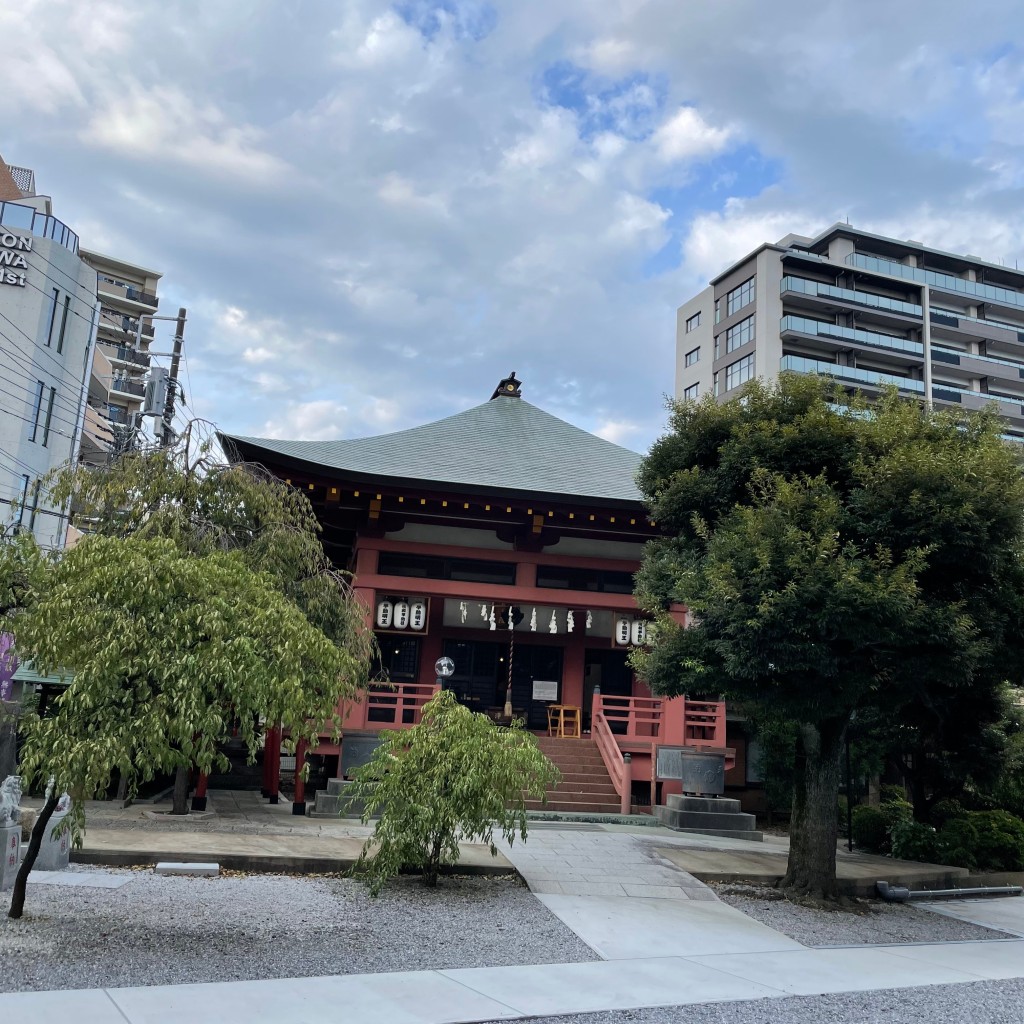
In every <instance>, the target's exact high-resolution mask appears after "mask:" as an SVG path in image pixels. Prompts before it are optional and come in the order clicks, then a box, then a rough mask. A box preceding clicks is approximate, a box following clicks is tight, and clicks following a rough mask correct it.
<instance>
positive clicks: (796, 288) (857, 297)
mask: <svg viewBox="0 0 1024 1024" xmlns="http://www.w3.org/2000/svg"><path fill="white" fill-rule="evenodd" d="M781 291H782V292H783V293H785V292H798V293H799V294H801V295H812V296H814V297H816V298H820V299H840V300H842V301H843V302H853V303H856V304H857V305H859V306H870V307H871V308H872V309H881V310H885V311H886V312H888V313H901V314H904V315H906V316H915V317H920V316H921V314H922V309H921V307H920V306H919V305H918V304H917V303H915V302H903V301H901V300H900V299H890V298H889V297H888V296H887V295H872V294H871V293H870V292H859V291H855V290H854V289H852V288H838V287H836V286H835V285H831V284H825V283H824V282H822V281H808V280H807V279H806V278H803V277H792V276H790V275H787V276H786V277H784V278H783V279H782V287H781Z"/></svg>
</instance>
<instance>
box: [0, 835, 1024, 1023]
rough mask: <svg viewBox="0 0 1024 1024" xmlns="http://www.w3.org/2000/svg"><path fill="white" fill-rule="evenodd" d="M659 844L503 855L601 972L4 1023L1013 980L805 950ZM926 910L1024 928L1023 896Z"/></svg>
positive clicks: (499, 1014)
mask: <svg viewBox="0 0 1024 1024" xmlns="http://www.w3.org/2000/svg"><path fill="white" fill-rule="evenodd" d="M643 831H644V832H645V833H646V832H647V831H648V830H643ZM236 838H237V837H236ZM680 841H681V842H686V840H680ZM664 842H665V837H663V836H657V835H653V836H648V835H642V836H639V835H636V834H635V833H631V832H630V831H628V830H620V831H615V830H614V829H612V830H609V829H608V827H607V826H606V827H604V828H602V829H600V830H596V831H594V832H590V831H587V830H573V831H560V830H558V831H556V830H547V829H537V830H534V831H532V832H531V833H530V839H529V842H528V844H526V845H522V844H518V843H517V844H514V845H513V846H512V847H510V848H509V849H508V850H507V851H506V852H507V855H508V857H509V858H510V859H511V860H512V861H513V862H514V863H515V864H516V866H517V867H518V868H519V870H520V871H521V872H522V873H523V874H524V876H525V877H526V878H527V880H528V881H529V883H530V885H531V887H536V890H540V891H538V898H539V899H541V900H542V901H543V902H544V903H545V904H546V905H547V906H548V907H549V908H550V909H551V910H552V911H553V912H554V913H555V914H557V916H558V917H560V918H561V919H562V920H563V921H564V922H565V923H566V924H567V925H568V926H569V927H570V928H572V929H573V930H574V931H576V933H577V934H579V935H580V936H581V937H582V938H583V939H584V940H585V941H586V942H588V943H589V944H590V945H591V946H592V947H593V948H594V949H595V950H596V951H597V952H598V953H599V954H600V955H601V956H602V957H603V958H604V959H603V960H601V961H596V962H590V963H575V964H547V965H542V966H532V967H531V966H526V967H494V968H476V969H463V970H450V971H411V972H402V973H393V974H364V975H347V976H340V977H325V978H281V979H274V980H267V981H244V982H229V983H220V984H201V985H175V986H154V987H148V988H124V989H110V990H87V991H63V992H24V993H11V994H7V995H0V1020H7V1019H11V1020H41V1019H47V1018H51V1017H52V1018H57V1017H63V1018H68V1019H74V1020H75V1022H76V1024H206V1022H209V1024H215V1022H216V1024H254V1022H260V1021H268V1022H269V1021H273V1020H276V1019H278V1018H280V1019H287V1020H289V1021H292V1022H295V1024H314V1022H316V1024H319V1022H320V1021H322V1020H334V1019H338V1014H339V1013H342V1014H343V1016H344V1019H345V1021H346V1022H351V1024H448V1022H451V1024H456V1022H470V1021H495V1020H515V1019H522V1018H527V1017H544V1016H553V1015H558V1014H570V1013H585V1012H591V1011H599V1010H622V1009H635V1008H644V1007H656V1006H676V1005H693V1004H697V1003H706V1002H721V1001H728V1000H744V999H761V998H763V999H771V998H777V997H782V996H787V995H794V994H800V995H816V994H823V993H830V992H851V991H868V990H873V989H883V988H913V987H916V986H922V985H936V984H949V983H952V982H966V981H982V980H993V979H1002V978H1018V977H1024V939H1017V938H1008V939H1006V940H991V941H985V942H955V943H927V944H907V945H885V946H856V947H845V948H828V949H808V948H806V947H804V946H802V945H801V944H800V943H798V942H795V941H794V940H792V939H790V938H788V937H787V936H785V935H782V934H780V933H779V932H776V931H774V930H773V929H771V928H768V927H766V926H764V925H761V924H759V923H758V922H756V921H753V920H752V919H750V918H748V917H746V915H744V914H742V913H741V912H740V911H738V910H735V909H733V908H731V907H728V906H726V905H725V904H724V903H721V902H720V901H719V900H717V899H716V898H715V896H714V894H713V893H712V892H711V891H710V890H708V889H707V887H706V886H704V885H703V884H702V883H701V882H699V881H697V880H696V879H695V878H693V876H691V875H689V874H687V873H686V872H684V871H682V870H681V869H680V868H679V867H678V866H676V865H675V864H673V863H672V861H671V860H669V859H667V858H666V857H665V856H664V852H663V851H664V846H663V845H662V844H663V843H664ZM556 887H557V891H556ZM570 890H572V891H570ZM935 909H938V910H941V911H942V912H944V913H953V914H954V915H955V916H959V917H962V918H963V919H965V920H975V921H976V922H977V923H982V924H988V925H990V926H992V925H994V926H996V927H1007V926H1008V925H1013V928H1012V929H1011V930H1013V931H1019V932H1024V899H1015V900H1000V901H998V902H991V903H981V902H980V901H967V900H964V901H958V903H957V904H942V905H941V906H940V907H936V908H935ZM997 917H998V919H999V923H996V920H995V918H997ZM767 1016H770V1010H768V1009H767V1008H766V1017H767Z"/></svg>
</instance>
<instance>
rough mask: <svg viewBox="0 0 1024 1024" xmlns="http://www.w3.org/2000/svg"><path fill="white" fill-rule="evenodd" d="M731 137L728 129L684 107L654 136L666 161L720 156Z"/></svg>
mask: <svg viewBox="0 0 1024 1024" xmlns="http://www.w3.org/2000/svg"><path fill="white" fill-rule="evenodd" d="M731 137H732V132H731V131H730V130H729V129H728V128H715V127H714V126H713V125H710V124H708V122H707V121H705V120H704V118H703V117H701V115H700V112H699V111H697V110H695V109H694V108H693V107H680V108H679V109H678V110H677V111H676V112H675V113H674V114H673V115H672V116H671V117H669V118H668V119H667V120H666V121H665V122H664V123H663V124H661V125H660V126H659V128H658V129H657V131H656V132H655V133H654V144H655V146H656V147H657V150H658V155H659V156H660V157H661V159H662V160H665V161H669V162H671V161H676V160H696V159H699V158H701V157H708V156H713V155H714V154H716V153H720V152H721V151H722V150H723V149H725V147H726V145H728V143H729V141H730V139H731Z"/></svg>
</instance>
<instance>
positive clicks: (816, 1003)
mask: <svg viewBox="0 0 1024 1024" xmlns="http://www.w3.org/2000/svg"><path fill="white" fill-rule="evenodd" d="M1022 1007H1024V980H1021V979H1014V980H1012V981H978V982H963V983H961V984H959V985H927V986H923V987H921V988H901V989H880V990H879V991H877V992H844V993H840V994H838V995H827V996H789V997H788V998H785V999H751V1000H743V1001H742V1002H735V1003H703V1004H699V1005H696V1006H660V1007H658V1008H656V1009H651V1010H612V1011H609V1012H606V1013H581V1014H574V1015H572V1016H568V1017H544V1018H543V1021H544V1024H765V1022H766V1021H770V1022H771V1024H821V1022H822V1021H842V1022H843V1024H876V1022H877V1024H883V1022H884V1024H919V1022H920V1024H952V1022H956V1024H959V1022H963V1021H970V1024H1020V1021H1021V1019H1022V1018H1024V1010H1022ZM491 1024H498V1022H491Z"/></svg>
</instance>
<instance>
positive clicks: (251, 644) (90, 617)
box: [10, 537, 366, 917]
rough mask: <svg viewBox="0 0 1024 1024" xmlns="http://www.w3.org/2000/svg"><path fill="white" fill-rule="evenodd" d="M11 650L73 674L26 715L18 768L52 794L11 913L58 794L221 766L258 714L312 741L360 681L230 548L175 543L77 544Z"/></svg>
mask: <svg viewBox="0 0 1024 1024" xmlns="http://www.w3.org/2000/svg"><path fill="white" fill-rule="evenodd" d="M18 649H19V651H20V652H21V654H22V656H25V657H29V658H31V659H32V660H33V662H34V663H35V665H36V666H37V667H38V668H39V669H40V670H41V671H43V672H52V671H55V670H57V669H61V668H64V667H72V668H73V669H74V679H73V680H72V682H71V684H70V685H69V686H68V688H67V689H66V690H65V691H64V693H63V694H62V695H61V696H60V697H59V698H58V699H57V700H56V702H55V706H54V708H53V711H52V713H51V714H48V715H47V716H46V717H43V718H40V717H38V716H33V715H28V716H27V718H26V723H25V729H24V744H23V748H22V756H21V772H22V775H23V776H24V778H25V781H26V783H27V784H28V785H30V786H32V785H34V786H38V787H40V788H41V787H43V786H46V785H47V784H48V782H49V780H51V779H52V780H53V786H52V788H51V789H50V790H49V792H48V797H47V800H46V803H45V805H44V807H43V810H42V812H41V813H40V815H39V818H38V820H37V822H36V825H35V828H34V830H33V833H32V839H31V842H30V845H29V849H28V854H27V856H26V858H25V862H24V864H23V866H22V869H21V871H20V872H19V875H18V879H17V883H16V886H15V890H14V897H13V900H12V904H11V910H10V916H11V917H19V916H20V915H21V912H22V908H23V906H24V899H25V883H26V880H27V878H28V873H29V871H30V870H31V868H32V863H33V862H34V860H35V855H36V853H37V852H38V850H39V845H40V843H41V841H42V838H43V836H44V834H45V830H46V828H47V826H48V823H49V820H50V818H51V816H52V814H53V811H54V809H55V807H56V803H57V798H58V797H59V795H60V794H62V793H64V792H68V793H70V794H71V795H72V796H73V798H74V811H73V824H74V826H75V827H76V828H79V827H80V825H81V802H82V801H83V800H85V799H89V798H91V797H93V796H95V795H97V794H101V793H104V792H106V789H107V787H108V786H109V784H110V780H111V776H112V773H113V772H114V770H115V769H116V770H117V771H118V772H119V773H120V775H121V777H122V778H124V779H126V780H127V781H128V785H129V789H130V791H131V790H133V789H134V787H135V786H136V785H137V784H138V783H139V782H140V781H144V780H147V779H150V778H152V777H153V776H154V775H155V774H158V773H163V772H168V771H173V770H175V769H176V768H178V767H182V766H184V767H188V766H190V765H194V766H196V767H197V768H198V769H199V771H202V772H210V771H212V770H213V769H214V768H215V767H221V768H223V767H224V765H225V764H226V759H225V758H224V756H223V755H222V754H221V753H220V752H219V745H220V744H221V743H222V742H223V741H224V739H226V737H227V734H228V730H229V728H230V727H231V724H232V721H233V720H235V719H236V720H237V722H238V723H239V730H240V735H241V737H242V739H243V740H244V742H245V743H246V745H247V746H248V747H249V750H250V754H253V753H254V751H255V749H256V746H257V744H258V743H259V741H260V735H259V727H258V725H257V723H258V721H259V720H260V719H265V720H266V721H270V722H281V723H282V724H283V725H284V727H285V728H286V729H289V730H290V731H291V737H292V742H294V741H296V740H297V739H299V738H305V739H307V740H308V741H313V740H314V738H315V737H316V735H317V733H318V730H319V729H320V727H321V726H322V725H323V724H324V723H330V722H332V721H334V722H335V725H336V726H339V727H340V722H337V721H336V719H335V715H336V708H337V706H338V704H339V701H340V700H342V699H343V698H348V697H351V696H353V694H354V693H355V691H356V688H357V685H358V684H359V683H360V682H362V680H363V679H364V678H365V671H366V665H365V662H364V660H363V659H362V658H360V657H358V656H356V655H355V654H353V652H351V651H350V650H348V649H347V648H345V647H342V646H339V645H338V644H336V643H334V642H333V640H332V639H331V638H329V637H328V636H326V635H325V634H324V632H323V631H322V630H320V629H318V628H317V627H316V626H314V625H312V624H311V623H310V621H309V620H308V619H307V617H306V616H305V615H304V614H303V613H302V611H300V610H299V608H298V607H297V606H296V605H295V604H294V603H293V602H292V601H289V600H288V599H287V598H286V597H285V596H284V595H283V594H282V593H281V592H280V590H279V588H278V587H277V585H276V582H275V580H274V579H273V578H272V577H271V576H269V575H267V574H261V573H256V572H254V571H253V570H252V569H251V568H249V566H247V565H246V564H245V560H244V558H243V557H242V556H241V554H240V553H239V552H216V553H213V554H209V555H203V556H192V555H188V554H185V553H183V552H182V550H181V548H180V547H179V546H178V545H177V544H175V543H174V542H173V541H172V540H169V539H167V538H160V539H155V540H142V539H139V538H137V537H134V538H130V539H128V540H120V539H117V538H111V537H86V538H85V539H84V540H82V541H81V542H80V543H79V544H78V546H77V547H75V548H74V549H73V550H71V551H69V552H68V553H67V554H65V556H64V557H63V559H62V560H61V561H60V562H59V563H58V565H57V566H56V567H55V568H54V569H53V571H52V577H51V579H50V581H49V586H48V587H47V588H46V590H45V592H44V593H43V594H42V595H41V596H40V597H39V599H38V600H37V601H36V602H35V603H34V604H33V605H32V607H31V608H30V610H29V611H27V612H26V613H24V614H23V615H22V616H21V617H20V619H19V621H18Z"/></svg>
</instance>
